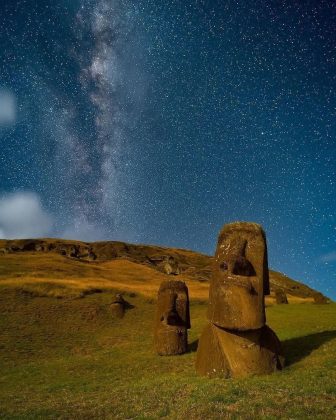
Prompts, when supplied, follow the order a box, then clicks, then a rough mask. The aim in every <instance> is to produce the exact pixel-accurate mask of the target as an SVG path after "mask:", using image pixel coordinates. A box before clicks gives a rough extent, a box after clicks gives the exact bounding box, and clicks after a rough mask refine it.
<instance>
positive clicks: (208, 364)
mask: <svg viewBox="0 0 336 420" xmlns="http://www.w3.org/2000/svg"><path fill="white" fill-rule="evenodd" d="M283 367H284V357H283V355H282V351H281V344H280V341H279V339H278V337H277V336H276V334H275V333H274V332H273V331H272V330H271V329H270V328H269V327H268V326H267V325H266V326H264V327H262V328H260V329H257V330H249V331H232V330H227V329H224V328H220V327H217V326H216V325H214V324H208V325H207V326H206V327H205V329H204V331H203V333H202V335H201V338H200V340H199V343H198V349H197V359H196V371H197V372H198V373H199V374H201V375H206V376H209V377H216V376H219V377H224V378H231V377H242V376H249V375H262V374H267V373H272V372H275V371H277V370H281V369H282V368H283Z"/></svg>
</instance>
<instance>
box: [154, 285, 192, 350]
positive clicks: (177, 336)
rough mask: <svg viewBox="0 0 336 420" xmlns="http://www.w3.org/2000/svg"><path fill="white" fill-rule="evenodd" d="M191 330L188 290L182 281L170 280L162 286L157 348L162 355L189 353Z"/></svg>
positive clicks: (158, 304) (157, 320)
mask: <svg viewBox="0 0 336 420" xmlns="http://www.w3.org/2000/svg"><path fill="white" fill-rule="evenodd" d="M189 328H190V313H189V296H188V288H187V286H186V284H185V283H184V282H182V281H176V280H169V281H164V282H162V283H161V285H160V289H159V292H158V302H157V311H156V319H155V348H156V351H157V353H158V354H160V355H174V354H182V353H185V352H186V351H187V347H188V335H187V330H188V329H189Z"/></svg>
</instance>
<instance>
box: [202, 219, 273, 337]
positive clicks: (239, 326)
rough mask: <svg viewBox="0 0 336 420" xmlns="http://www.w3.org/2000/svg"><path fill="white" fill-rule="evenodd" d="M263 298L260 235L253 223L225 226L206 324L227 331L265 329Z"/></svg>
mask: <svg viewBox="0 0 336 420" xmlns="http://www.w3.org/2000/svg"><path fill="white" fill-rule="evenodd" d="M264 294H269V277H268V264H267V247H266V240H265V234H264V231H263V230H262V228H261V226H259V225H258V224H256V223H246V222H236V223H230V224H228V225H225V226H224V228H223V229H222V230H221V232H220V235H219V239H218V244H217V250H216V254H215V261H214V266H213V274H212V279H211V283H210V292H209V306H208V319H209V321H210V322H211V323H213V324H215V325H217V326H218V327H221V328H227V329H234V330H241V331H244V330H250V329H259V328H261V327H262V326H264V325H265V299H264Z"/></svg>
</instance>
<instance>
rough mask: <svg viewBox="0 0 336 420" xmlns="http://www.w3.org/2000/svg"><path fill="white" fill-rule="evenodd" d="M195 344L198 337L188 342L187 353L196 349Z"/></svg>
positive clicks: (196, 344)
mask: <svg viewBox="0 0 336 420" xmlns="http://www.w3.org/2000/svg"><path fill="white" fill-rule="evenodd" d="M197 346H198V339H197V340H195V341H192V342H191V343H189V344H188V353H194V352H195V351H197Z"/></svg>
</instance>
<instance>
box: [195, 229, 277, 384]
mask: <svg viewBox="0 0 336 420" xmlns="http://www.w3.org/2000/svg"><path fill="white" fill-rule="evenodd" d="M269 293H270V290H269V277H268V262H267V248H266V239H265V233H264V231H263V230H262V228H261V226H259V225H258V224H256V223H247V222H236V223H230V224H228V225H225V226H224V227H223V229H222V230H221V232H220V235H219V238H218V244H217V250H216V255H215V261H214V266H213V273H212V279H211V283H210V290H209V306H208V314H207V317H208V320H209V324H208V325H207V326H206V327H205V329H204V331H203V333H202V335H201V338H200V340H199V344H198V349H197V358H196V370H197V372H198V373H200V374H202V375H208V376H223V377H227V378H228V377H237V376H247V375H253V374H265V373H270V372H273V371H276V370H278V369H282V367H283V365H284V358H283V357H282V353H281V346H280V342H279V340H278V338H277V336H276V335H275V333H274V332H273V331H272V330H271V329H270V328H269V327H268V326H267V325H266V323H265V322H266V319H265V299H264V296H265V294H269Z"/></svg>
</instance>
